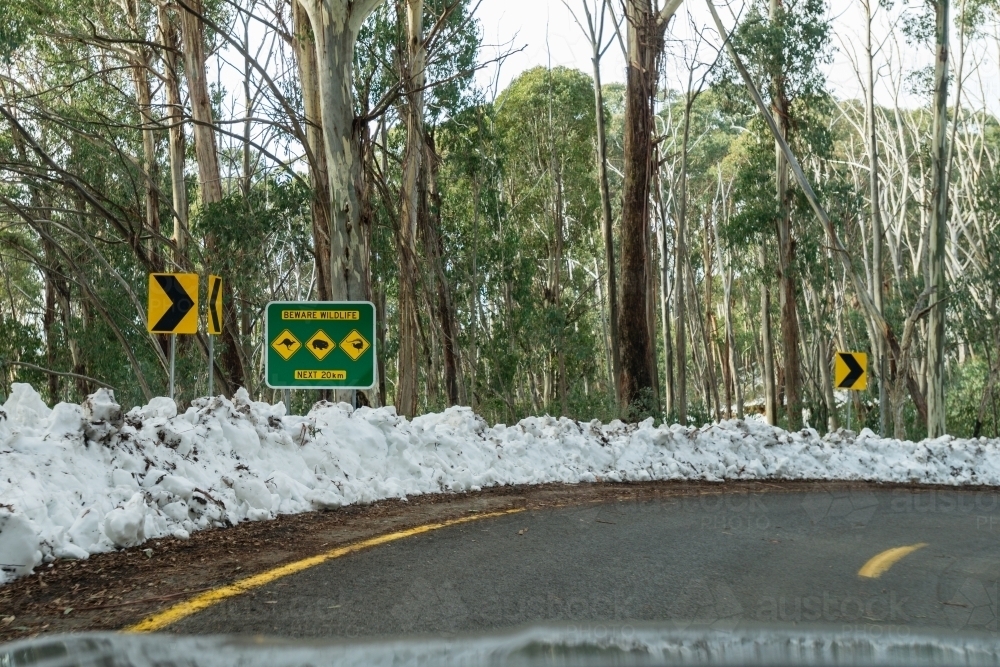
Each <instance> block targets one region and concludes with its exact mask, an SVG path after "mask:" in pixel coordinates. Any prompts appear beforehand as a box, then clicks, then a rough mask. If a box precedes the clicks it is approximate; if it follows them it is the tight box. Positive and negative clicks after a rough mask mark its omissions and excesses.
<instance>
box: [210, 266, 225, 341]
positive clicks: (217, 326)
mask: <svg viewBox="0 0 1000 667" xmlns="http://www.w3.org/2000/svg"><path fill="white" fill-rule="evenodd" d="M221 289H222V278H218V279H216V281H215V282H214V283H212V295H211V296H210V297H209V298H208V303H209V304H211V307H210V308H209V309H208V310H209V312H210V313H212V330H213V331H222V314H221V313H220V312H219V311H220V310H222V304H219V303H218V301H217V299H218V298H219V290H221ZM217 304H218V307H217Z"/></svg>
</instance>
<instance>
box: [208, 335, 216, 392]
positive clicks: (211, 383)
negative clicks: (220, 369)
mask: <svg viewBox="0 0 1000 667" xmlns="http://www.w3.org/2000/svg"><path fill="white" fill-rule="evenodd" d="M208 395H209V396H215V336H213V335H212V334H209V335H208Z"/></svg>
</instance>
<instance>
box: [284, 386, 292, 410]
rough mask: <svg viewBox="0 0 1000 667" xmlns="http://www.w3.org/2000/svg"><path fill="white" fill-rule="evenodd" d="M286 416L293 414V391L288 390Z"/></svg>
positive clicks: (286, 392)
mask: <svg viewBox="0 0 1000 667" xmlns="http://www.w3.org/2000/svg"><path fill="white" fill-rule="evenodd" d="M285 414H286V415H290V414H292V390H291V389H286V390H285Z"/></svg>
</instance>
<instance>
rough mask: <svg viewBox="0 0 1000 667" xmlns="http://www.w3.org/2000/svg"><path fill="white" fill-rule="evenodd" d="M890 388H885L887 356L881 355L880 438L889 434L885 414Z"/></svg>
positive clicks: (879, 381) (879, 377) (879, 382)
mask: <svg viewBox="0 0 1000 667" xmlns="http://www.w3.org/2000/svg"><path fill="white" fill-rule="evenodd" d="M882 347H885V343H884V342H883V343H882ZM888 392H889V388H888V387H886V386H885V354H884V353H881V354H879V362H878V434H879V437H882V438H884V437H885V434H886V432H888V430H889V429H888V427H887V424H888V423H889V419H888V417H889V416H888V415H887V414H886V413H885V408H886V406H887V405H888V404H889V393H888Z"/></svg>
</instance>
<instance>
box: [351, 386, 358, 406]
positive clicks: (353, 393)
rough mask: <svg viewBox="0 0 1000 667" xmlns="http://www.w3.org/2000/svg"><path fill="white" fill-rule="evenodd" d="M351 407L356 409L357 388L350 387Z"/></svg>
mask: <svg viewBox="0 0 1000 667" xmlns="http://www.w3.org/2000/svg"><path fill="white" fill-rule="evenodd" d="M351 407H352V408H353V409H355V410H357V409H358V390H357V389H352V390H351Z"/></svg>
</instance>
